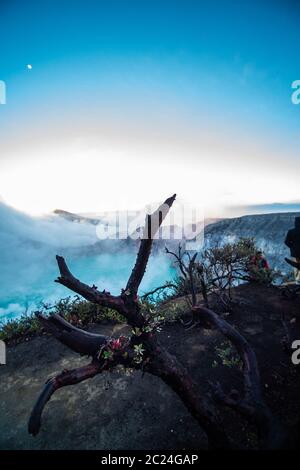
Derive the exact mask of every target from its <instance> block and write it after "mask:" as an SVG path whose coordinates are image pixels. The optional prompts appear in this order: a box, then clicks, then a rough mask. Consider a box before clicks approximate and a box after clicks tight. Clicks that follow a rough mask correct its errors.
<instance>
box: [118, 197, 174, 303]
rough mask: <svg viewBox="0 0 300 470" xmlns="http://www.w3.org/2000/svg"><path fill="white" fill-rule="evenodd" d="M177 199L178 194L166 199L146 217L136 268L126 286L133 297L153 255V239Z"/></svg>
mask: <svg viewBox="0 0 300 470" xmlns="http://www.w3.org/2000/svg"><path fill="white" fill-rule="evenodd" d="M175 198H176V194H174V195H173V196H172V197H169V198H168V199H166V200H165V202H164V203H163V204H162V205H161V206H160V207H159V208H158V209H157V210H156V211H155V212H153V214H151V215H149V214H148V215H147V216H146V221H145V228H144V233H143V237H142V240H141V244H140V248H139V251H138V254H137V258H136V262H135V265H134V268H133V270H132V272H131V275H130V277H129V280H128V282H127V286H126V291H129V292H130V294H131V295H132V296H135V295H136V293H137V291H138V288H139V285H140V283H141V281H142V279H143V276H144V274H145V270H146V266H147V263H148V259H149V256H150V253H151V248H152V244H153V239H154V237H155V235H156V233H157V231H158V229H159V227H160V226H161V224H162V222H163V220H164V218H165V217H166V215H167V214H168V212H169V209H170V208H171V206H172V204H173V202H174V201H175Z"/></svg>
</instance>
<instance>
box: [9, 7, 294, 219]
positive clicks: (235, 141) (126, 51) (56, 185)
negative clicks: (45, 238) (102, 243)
mask: <svg viewBox="0 0 300 470" xmlns="http://www.w3.org/2000/svg"><path fill="white" fill-rule="evenodd" d="M241 3H242V4H239V5H238V4H237V2H234V1H233V0H231V1H230V0H228V1H221V0H215V1H212V2H204V1H203V2H201V1H199V2H194V1H190V0H188V1H185V2H183V1H169V0H165V1H158V0H157V1H153V0H152V1H151V2H150V1H145V2H143V3H142V4H141V2H138V1H134V0H132V1H129V2H122V1H120V0H119V1H117V0H113V1H111V2H109V4H107V3H106V2H101V1H96V0H85V1H83V0H77V1H74V2H72V5H71V2H69V1H67V0H60V1H58V0H55V1H50V0H45V1H44V2H43V3H42V4H41V2H38V1H37V0H27V1H20V0H11V1H10V2H6V1H2V2H1V4H0V44H1V45H2V48H1V49H2V50H1V61H0V80H4V81H5V83H6V87H7V103H6V104H5V105H1V106H0V196H1V198H2V199H3V200H4V201H5V202H6V203H7V204H9V205H11V206H13V207H15V208H17V209H19V210H22V211H25V212H28V213H30V214H41V213H45V212H49V211H52V210H54V209H56V208H61V209H64V210H68V211H70V212H77V213H78V212H98V213H99V212H103V211H109V210H115V209H120V210H124V209H133V210H135V209H137V208H140V207H143V206H145V205H146V204H147V203H149V202H153V201H160V200H162V199H163V198H164V197H167V196H169V195H171V194H173V193H174V192H176V193H178V195H179V198H180V199H181V200H183V201H186V202H189V203H192V204H194V205H201V206H202V207H204V208H205V211H206V214H207V215H208V216H224V215H225V216H227V215H230V214H232V213H237V214H239V212H240V213H242V212H243V211H244V212H245V213H246V212H247V210H248V209H247V208H249V207H256V208H258V209H257V210H258V211H259V208H260V207H268V208H269V209H270V211H271V210H272V207H278V206H277V205H276V204H275V203H282V204H283V207H298V206H297V204H299V203H300V197H299V174H300V159H299V136H300V106H296V105H293V104H292V103H291V93H292V90H291V83H292V82H293V81H294V80H296V79H299V78H300V71H299V63H298V61H297V59H296V57H297V56H296V53H297V51H296V45H297V44H298V43H299V39H300V32H299V19H300V9H299V6H298V5H297V4H296V3H295V2H293V1H280V0H278V1H274V0H273V1H272V2H271V1H267V0H263V1H258V0H257V1H250V0H247V1H245V2H241ZM66 18H68V21H67V22H66V20H65V19H66ZM28 65H31V68H30V67H28ZM274 204H275V205H274ZM291 204H294V205H295V206H291ZM299 207H300V206H299ZM234 211H236V212H234Z"/></svg>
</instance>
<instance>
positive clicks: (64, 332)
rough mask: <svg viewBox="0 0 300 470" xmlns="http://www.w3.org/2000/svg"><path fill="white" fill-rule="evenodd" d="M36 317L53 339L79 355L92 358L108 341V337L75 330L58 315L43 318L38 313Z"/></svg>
mask: <svg viewBox="0 0 300 470" xmlns="http://www.w3.org/2000/svg"><path fill="white" fill-rule="evenodd" d="M37 317H38V319H39V321H40V322H41V323H42V324H43V326H44V328H45V329H46V330H48V331H49V332H50V333H52V334H53V336H55V338H57V339H58V340H59V341H60V342H61V343H63V344H65V345H66V346H68V347H69V348H70V349H72V350H73V351H75V352H77V353H80V354H86V355H88V356H94V355H95V354H96V353H97V352H98V351H99V349H100V348H101V347H102V346H104V345H105V344H106V343H107V342H108V341H109V340H110V338H109V337H108V336H103V335H98V334H94V333H88V332H87V331H84V330H81V329H79V328H76V327H75V326H73V325H71V324H70V323H68V322H67V321H66V320H64V319H63V318H62V317H61V316H59V315H50V316H49V317H45V316H44V315H42V314H40V313H38V314H37Z"/></svg>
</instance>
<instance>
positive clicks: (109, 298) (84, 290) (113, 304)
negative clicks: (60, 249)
mask: <svg viewBox="0 0 300 470" xmlns="http://www.w3.org/2000/svg"><path fill="white" fill-rule="evenodd" d="M56 260H57V264H58V268H59V271H60V277H58V278H57V279H56V281H55V282H58V283H59V284H62V285H63V286H65V287H68V288H69V289H71V290H72V291H73V292H76V293H77V294H79V295H81V296H82V297H83V298H84V299H86V300H89V301H90V302H93V303H94V304H98V305H101V306H102V307H108V308H112V309H114V310H117V311H118V312H119V313H121V314H124V311H125V310H126V309H125V306H124V302H123V299H122V297H121V296H113V295H111V294H110V292H107V291H105V290H104V291H102V292H100V291H99V290H98V288H97V287H96V286H92V287H90V286H88V285H87V284H84V283H83V282H81V281H79V279H76V278H75V277H74V276H73V274H72V273H71V272H70V270H69V268H68V266H67V264H66V262H65V260H64V258H63V257H62V256H56Z"/></svg>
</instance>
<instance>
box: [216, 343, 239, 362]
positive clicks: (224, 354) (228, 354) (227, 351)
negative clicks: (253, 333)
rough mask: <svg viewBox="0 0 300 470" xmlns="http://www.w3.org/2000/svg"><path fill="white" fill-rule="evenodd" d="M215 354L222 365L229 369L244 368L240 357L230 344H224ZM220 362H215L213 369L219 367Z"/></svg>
mask: <svg viewBox="0 0 300 470" xmlns="http://www.w3.org/2000/svg"><path fill="white" fill-rule="evenodd" d="M215 352H216V354H217V357H218V359H219V361H220V362H221V364H222V365H223V366H227V367H238V368H239V369H241V368H242V361H241V359H240V357H239V356H238V354H237V352H236V350H235V349H234V348H233V347H232V345H231V344H230V343H229V342H226V341H225V342H223V343H221V344H220V346H216V347H215ZM217 366H218V361H216V360H214V361H213V363H212V367H217Z"/></svg>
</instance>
